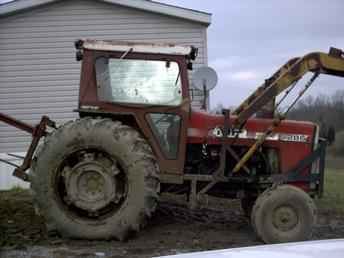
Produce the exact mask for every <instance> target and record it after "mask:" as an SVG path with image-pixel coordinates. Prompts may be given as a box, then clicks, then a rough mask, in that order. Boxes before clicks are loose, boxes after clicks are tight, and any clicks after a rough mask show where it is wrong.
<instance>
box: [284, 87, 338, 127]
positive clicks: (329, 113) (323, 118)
mask: <svg viewBox="0 0 344 258" xmlns="http://www.w3.org/2000/svg"><path fill="white" fill-rule="evenodd" d="M288 119H294V120H304V121H312V122H315V123H317V124H319V125H320V127H321V128H322V131H328V130H329V128H331V127H332V128H333V129H334V130H335V131H336V132H339V131H344V90H340V91H336V92H335V93H333V94H332V95H319V96H317V97H312V96H308V97H306V98H304V99H301V100H300V101H299V102H298V104H297V105H296V106H295V107H294V108H293V109H292V110H291V111H290V113H289V115H288Z"/></svg>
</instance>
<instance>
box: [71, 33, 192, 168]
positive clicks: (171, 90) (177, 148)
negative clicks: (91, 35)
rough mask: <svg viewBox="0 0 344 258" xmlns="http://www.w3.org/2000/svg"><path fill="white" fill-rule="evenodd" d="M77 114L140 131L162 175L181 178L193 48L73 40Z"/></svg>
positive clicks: (189, 101) (188, 111)
mask: <svg viewBox="0 0 344 258" xmlns="http://www.w3.org/2000/svg"><path fill="white" fill-rule="evenodd" d="M75 46H76V48H77V59H78V60H82V71H81V81H80V95H79V108H78V112H79V113H80V116H81V117H83V116H84V115H86V114H87V115H88V116H89V115H90V114H94V115H99V114H102V116H103V115H108V116H109V117H112V118H113V117H115V118H116V119H118V120H119V121H122V122H123V123H126V124H129V125H131V126H133V127H135V128H136V129H137V130H138V131H140V132H141V133H142V134H143V135H144V137H145V138H146V139H147V140H148V141H149V143H150V145H151V146H152V148H153V150H154V153H156V155H157V158H158V161H159V164H160V169H161V172H162V173H163V174H181V173H182V172H183V169H184V160H185V152H186V142H187V128H188V122H189V115H190V105H191V100H190V95H189V89H190V86H189V79H188V71H189V70H191V69H192V61H193V60H195V58H196V56H197V49H196V48H194V47H184V46H176V45H171V44H148V43H135V44H133V43H126V42H115V41H95V40H85V41H77V42H76V44H75Z"/></svg>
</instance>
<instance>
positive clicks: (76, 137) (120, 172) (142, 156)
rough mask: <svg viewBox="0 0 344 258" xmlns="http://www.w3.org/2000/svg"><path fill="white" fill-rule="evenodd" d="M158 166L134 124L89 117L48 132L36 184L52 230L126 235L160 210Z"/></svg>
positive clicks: (39, 203) (69, 233)
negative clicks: (49, 133)
mask: <svg viewBox="0 0 344 258" xmlns="http://www.w3.org/2000/svg"><path fill="white" fill-rule="evenodd" d="M157 173H158V166H157V162H156V160H155V157H154V155H153V153H152V150H151V148H150V146H149V145H148V144H147V142H146V141H145V140H144V139H143V138H141V137H140V135H139V133H138V132H137V131H135V130H134V129H133V128H131V127H128V126H126V125H122V124H121V123H120V122H114V121H112V120H110V119H92V118H83V119H80V120H77V121H75V122H69V123H67V124H65V125H64V126H62V127H61V128H59V129H58V130H56V131H55V132H54V133H53V134H51V135H49V136H47V137H46V139H45V142H44V145H43V146H42V148H40V150H39V151H37V154H36V156H35V159H34V164H33V166H32V173H31V189H32V191H33V195H34V202H35V205H36V207H37V210H38V213H39V214H41V215H42V216H43V217H44V218H45V221H46V224H47V228H48V230H54V231H58V232H59V233H60V234H61V235H62V236H64V237H68V238H77V239H91V240H92V239H111V238H116V239H119V240H124V239H125V238H127V237H128V236H129V234H130V233H132V232H138V231H139V230H140V229H141V228H142V227H143V226H144V225H145V221H146V219H147V218H149V217H150V216H151V215H152V213H153V212H154V210H155V208H156V205H157V199H158V196H157V193H158V191H159V180H158V176H157Z"/></svg>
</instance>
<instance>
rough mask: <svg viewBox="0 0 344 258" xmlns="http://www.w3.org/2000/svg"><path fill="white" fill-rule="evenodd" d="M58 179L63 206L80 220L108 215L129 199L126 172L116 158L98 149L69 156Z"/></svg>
mask: <svg viewBox="0 0 344 258" xmlns="http://www.w3.org/2000/svg"><path fill="white" fill-rule="evenodd" d="M57 180H58V182H59V183H58V189H57V194H58V196H59V199H60V200H61V203H62V204H63V205H64V206H65V208H67V210H68V212H70V213H72V214H74V215H77V216H78V217H87V218H94V217H100V216H106V215H108V214H110V213H113V212H115V211H116V210H118V208H119V207H120V206H121V204H122V203H123V201H124V200H125V197H126V191H127V179H126V176H125V173H124V171H123V169H122V168H121V166H120V165H119V163H118V162H117V160H116V159H115V158H113V157H111V156H110V155H108V154H107V153H105V152H103V151H99V150H97V149H88V150H81V151H77V152H74V153H72V154H71V155H68V157H67V158H66V159H65V160H64V162H63V163H62V166H61V167H60V169H59V170H58V173H57Z"/></svg>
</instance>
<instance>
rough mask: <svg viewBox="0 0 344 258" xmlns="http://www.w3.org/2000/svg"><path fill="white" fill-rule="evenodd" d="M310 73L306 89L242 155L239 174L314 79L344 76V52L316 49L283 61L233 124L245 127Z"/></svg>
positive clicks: (244, 104) (239, 111) (242, 109)
mask: <svg viewBox="0 0 344 258" xmlns="http://www.w3.org/2000/svg"><path fill="white" fill-rule="evenodd" d="M307 72H313V73H314V75H313V77H312V78H311V80H310V81H309V82H308V83H307V84H306V87H305V89H304V90H302V91H301V92H300V93H299V96H298V98H297V99H296V100H295V101H294V102H293V103H292V105H291V106H290V107H289V108H288V109H287V111H286V112H285V114H284V115H277V116H276V117H275V118H274V119H273V123H272V125H271V126H270V127H269V128H268V129H267V130H266V131H265V132H264V133H263V134H262V135H261V136H260V137H259V138H258V139H257V141H256V142H255V143H254V144H253V145H252V146H251V147H250V149H249V150H248V151H247V152H246V153H245V154H244V155H243V156H242V158H241V159H240V160H239V161H238V162H237V164H236V165H235V167H234V169H233V173H237V172H239V171H240V169H241V168H242V167H243V166H244V165H245V164H246V162H247V161H248V160H249V159H250V158H251V157H252V155H253V154H254V153H255V151H256V150H257V149H258V148H259V147H260V146H261V145H262V144H263V143H264V141H265V140H266V138H267V137H268V136H269V135H270V134H271V133H272V132H273V130H274V129H275V128H276V127H278V126H279V124H280V123H281V121H282V120H283V119H285V116H286V114H287V113H288V111H289V110H290V108H291V107H292V106H293V105H294V104H295V103H296V102H297V100H298V99H299V98H300V97H301V96H302V95H303V94H304V93H305V92H306V90H307V89H308V88H309V86H310V85H311V84H312V82H313V81H314V80H315V79H316V78H317V76H318V75H319V74H329V75H334V76H340V77H344V58H343V51H342V50H340V49H336V48H331V49H330V51H329V53H328V54H325V53H321V52H315V53H310V54H307V55H305V56H304V57H301V58H293V59H291V60H289V61H288V62H287V63H286V64H284V65H283V66H282V67H281V68H280V69H279V70H278V71H277V72H276V73H275V74H274V75H273V76H272V77H271V78H270V79H268V80H266V81H265V83H264V84H263V85H262V86H260V87H259V88H258V89H257V90H256V91H255V92H254V93H253V94H251V96H249V97H248V98H247V99H246V100H245V101H244V102H243V103H242V104H241V105H240V106H239V107H238V108H237V109H236V110H235V111H234V115H237V118H236V120H235V123H234V127H237V128H240V127H242V126H243V125H244V124H245V122H246V121H247V119H249V118H250V117H251V116H252V115H253V114H255V113H256V112H257V111H259V110H261V109H262V108H263V107H264V106H265V105H266V104H268V103H269V102H270V101H272V100H273V99H274V98H275V97H277V96H278V95H279V94H280V93H282V92H283V91H286V92H287V93H288V91H287V90H288V89H289V88H292V86H293V85H294V84H295V83H296V82H297V81H298V80H300V79H301V78H302V77H303V76H304V75H305V74H306V73H307Z"/></svg>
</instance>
